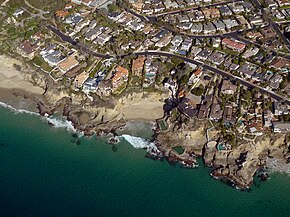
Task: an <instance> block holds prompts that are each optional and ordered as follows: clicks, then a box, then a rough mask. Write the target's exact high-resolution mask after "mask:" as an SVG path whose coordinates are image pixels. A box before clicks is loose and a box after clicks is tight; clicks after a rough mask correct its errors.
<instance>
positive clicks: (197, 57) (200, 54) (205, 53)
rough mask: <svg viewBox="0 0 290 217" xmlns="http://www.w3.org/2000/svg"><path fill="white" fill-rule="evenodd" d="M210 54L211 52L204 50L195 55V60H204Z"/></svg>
mask: <svg viewBox="0 0 290 217" xmlns="http://www.w3.org/2000/svg"><path fill="white" fill-rule="evenodd" d="M211 52H212V51H211V50H210V49H208V48H204V49H203V50H202V51H201V52H199V53H198V54H197V55H196V57H195V59H201V60H206V59H207V58H208V57H209V55H210V54H211Z"/></svg>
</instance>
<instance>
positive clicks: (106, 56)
mask: <svg viewBox="0 0 290 217" xmlns="http://www.w3.org/2000/svg"><path fill="white" fill-rule="evenodd" d="M48 28H49V29H50V30H51V31H53V32H54V33H55V34H56V35H58V36H59V37H60V38H61V39H62V40H63V41H65V42H68V43H70V44H71V45H73V46H75V47H76V48H77V49H79V50H81V51H82V52H85V53H87V54H90V55H93V56H95V57H99V58H104V59H110V58H125V57H127V56H130V55H137V56H141V55H144V56H148V55H150V56H151V55H156V56H167V57H176V58H179V59H181V60H183V61H185V62H188V63H193V64H196V65H201V66H202V67H203V68H205V69H208V70H210V71H213V72H215V73H217V74H219V75H221V76H223V77H228V78H231V79H233V80H236V81H239V82H240V83H241V84H242V85H244V86H246V87H252V88H254V87H256V88H257V89H258V90H259V91H260V92H261V93H264V94H267V95H269V96H270V97H272V98H273V99H276V100H278V101H285V103H287V104H288V105H290V100H289V99H288V98H285V97H283V96H281V95H279V94H277V93H274V92H272V91H269V90H266V89H265V88H262V87H260V86H257V85H255V84H252V83H250V82H248V81H246V80H244V79H242V78H240V77H237V76H234V75H232V74H230V73H229V72H226V71H223V70H220V69H218V68H216V67H214V66H211V65H209V64H206V63H204V62H201V61H199V60H194V59H190V58H187V57H185V56H181V55H178V54H174V53H170V52H165V51H154V50H148V51H137V52H131V53H127V54H123V55H119V56H116V55H110V54H99V53H96V52H94V51H92V50H90V48H89V47H88V46H86V45H83V44H80V43H78V42H76V41H74V40H73V39H72V38H71V37H69V36H66V35H65V34H63V33H62V32H60V31H59V30H58V29H56V28H54V27H53V26H48Z"/></svg>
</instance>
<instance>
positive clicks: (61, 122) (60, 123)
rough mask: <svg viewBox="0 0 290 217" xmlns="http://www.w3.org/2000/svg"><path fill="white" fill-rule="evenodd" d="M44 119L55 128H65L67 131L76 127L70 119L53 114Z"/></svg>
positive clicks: (74, 130)
mask: <svg viewBox="0 0 290 217" xmlns="http://www.w3.org/2000/svg"><path fill="white" fill-rule="evenodd" d="M46 120H47V121H48V122H49V123H50V124H52V125H53V126H54V127H56V128H66V129H67V130H68V131H71V132H76V129H75V128H74V126H73V124H72V122H71V121H68V120H65V119H61V118H56V117H53V116H50V117H46Z"/></svg>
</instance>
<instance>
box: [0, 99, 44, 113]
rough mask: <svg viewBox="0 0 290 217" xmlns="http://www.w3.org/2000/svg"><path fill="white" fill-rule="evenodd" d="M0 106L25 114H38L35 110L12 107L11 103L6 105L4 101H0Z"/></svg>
mask: <svg viewBox="0 0 290 217" xmlns="http://www.w3.org/2000/svg"><path fill="white" fill-rule="evenodd" d="M0 106H1V107H3V108H7V109H9V110H11V111H13V112H16V113H25V114H30V115H38V116H39V114H38V113H36V112H32V111H28V110H25V109H16V108H14V107H12V106H11V105H8V104H6V103H4V102H0Z"/></svg>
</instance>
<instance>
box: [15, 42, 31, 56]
mask: <svg viewBox="0 0 290 217" xmlns="http://www.w3.org/2000/svg"><path fill="white" fill-rule="evenodd" d="M17 52H18V53H19V54H20V55H22V56H23V57H26V58H28V59H33V58H34V56H35V49H34V48H33V46H32V45H31V43H30V42H29V40H25V41H24V42H23V43H22V44H20V45H19V46H18V47H17Z"/></svg>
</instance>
